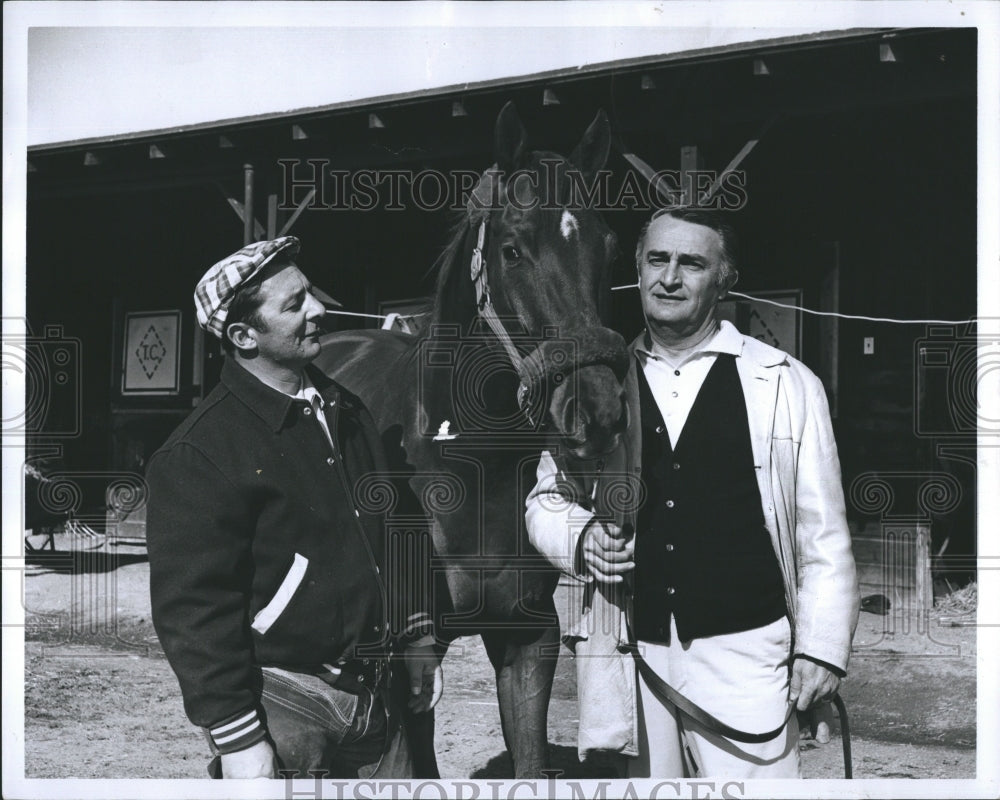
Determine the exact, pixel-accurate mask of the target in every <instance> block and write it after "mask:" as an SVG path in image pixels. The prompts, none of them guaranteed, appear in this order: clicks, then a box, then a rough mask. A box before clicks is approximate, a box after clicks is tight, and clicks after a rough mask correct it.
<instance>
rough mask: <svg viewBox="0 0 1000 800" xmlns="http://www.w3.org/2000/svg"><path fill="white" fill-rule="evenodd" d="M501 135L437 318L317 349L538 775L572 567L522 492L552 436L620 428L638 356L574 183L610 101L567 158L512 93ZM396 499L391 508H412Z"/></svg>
mask: <svg viewBox="0 0 1000 800" xmlns="http://www.w3.org/2000/svg"><path fill="white" fill-rule="evenodd" d="M494 135H495V143H494V144H495V156H496V164H494V165H493V167H492V168H491V169H489V170H487V171H486V172H485V173H483V175H482V176H481V178H480V180H479V182H478V184H477V185H476V186H475V188H474V189H473V191H472V192H471V195H470V196H469V198H468V203H467V205H466V207H465V209H464V211H463V213H462V214H461V217H460V219H458V221H457V224H456V226H455V229H454V232H453V233H452V235H451V237H450V240H449V242H448V244H447V246H446V247H445V248H444V250H443V251H442V254H441V256H440V258H439V259H438V261H437V262H436V265H435V267H436V269H437V273H438V274H437V288H436V293H435V298H434V301H433V306H432V310H431V311H430V324H429V325H426V326H425V327H424V329H423V331H422V332H421V333H419V334H418V335H415V336H414V335H409V334H405V333H401V332H395V331H383V330H364V331H347V332H341V333H334V334H327V335H325V336H323V337H321V344H322V351H321V354H320V356H319V358H318V359H317V360H316V362H315V363H316V364H317V366H319V367H320V368H321V369H323V370H324V371H325V372H326V373H327V374H328V375H330V376H331V377H332V378H333V379H334V380H336V381H338V382H339V383H341V384H342V385H344V386H345V387H346V388H347V389H348V390H350V391H352V392H353V393H354V394H356V395H358V396H359V397H360V398H361V399H362V401H363V402H364V403H365V405H366V406H367V407H368V409H369V410H370V412H371V413H372V415H373V417H374V419H375V421H376V424H377V425H378V427H379V429H380V431H381V433H382V439H383V444H384V445H385V448H386V451H387V454H388V455H389V460H390V464H391V465H392V467H391V469H392V474H391V476H390V477H393V478H395V479H398V481H399V482H401V483H402V484H403V486H404V487H405V488H404V491H409V492H410V493H411V495H410V496H411V502H413V503H415V502H416V500H417V499H419V508H418V512H420V513H422V515H423V518H424V519H425V520H426V524H427V527H428V528H429V531H430V534H429V536H430V539H431V541H432V549H433V556H432V562H431V568H430V572H431V578H430V580H431V582H432V584H433V586H432V590H433V594H434V606H433V615H434V618H435V623H436V630H435V635H436V637H437V639H438V641H439V643H440V644H441V646H442V648H443V649H446V647H447V645H448V644H449V643H450V642H453V641H454V639H456V638H457V637H459V636H464V635H474V634H478V635H480V636H481V637H482V640H483V643H484V645H485V648H486V651H487V654H488V656H489V659H490V661H491V663H492V665H493V667H494V670H495V672H496V685H497V696H498V701H499V707H500V717H501V727H502V731H503V737H504V741H505V744H506V746H507V749H508V751H509V752H510V754H511V757H512V760H513V764H514V771H515V774H516V776H517V777H539V776H540V775H541V773H542V771H543V770H544V769H545V768H546V765H547V746H548V741H547V714H548V705H549V698H550V694H551V689H552V682H553V677H554V674H555V663H556V657H557V654H558V649H559V627H558V616H557V614H556V612H555V605H554V602H553V593H554V591H555V588H556V584H557V580H558V574H557V572H556V571H555V570H553V568H552V567H551V565H549V564H548V562H546V561H545V560H544V559H543V558H542V557H541V556H540V555H539V554H538V553H537V551H535V550H534V549H533V548H532V547H531V546H530V544H529V543H528V541H527V536H526V533H525V525H524V501H525V498H526V496H527V492H528V491H529V490H530V488H531V487H532V486H533V484H534V466H535V464H537V460H538V458H539V455H540V452H541V450H542V449H543V448H544V447H546V446H547V445H546V444H545V443H546V442H551V441H553V439H552V438H550V437H555V439H554V441H557V442H559V446H562V447H566V448H568V449H569V450H570V451H571V452H573V453H574V454H575V455H576V456H578V457H581V458H590V457H598V456H600V455H601V454H603V453H606V452H609V451H610V450H612V449H613V448H614V447H615V446H616V445H617V443H618V441H619V440H620V437H621V435H622V433H623V432H624V429H625V426H626V407H625V404H624V392H623V387H622V381H623V379H624V375H625V372H626V370H627V366H628V355H627V351H626V347H625V342H624V340H623V339H622V337H621V336H620V335H619V334H618V333H616V332H614V331H612V330H610V329H608V328H606V327H604V326H603V325H602V324H601V322H600V319H599V316H598V311H597V302H596V297H597V292H598V289H599V287H600V285H601V280H602V277H603V276H604V274H605V272H606V270H607V269H608V267H609V265H610V263H611V261H612V259H613V258H614V256H615V255H616V247H617V245H616V239H615V234H614V233H613V232H612V231H611V229H610V228H609V227H608V226H607V225H606V224H605V222H604V221H603V219H602V218H601V216H600V214H599V213H598V212H597V211H596V210H593V209H591V208H589V207H587V204H586V203H583V202H578V199H579V194H580V193H579V192H578V191H577V190H578V189H580V188H581V187H587V186H590V185H591V183H592V181H593V179H594V177H595V176H596V174H597V172H598V171H599V170H601V169H602V168H603V167H604V164H605V161H606V160H607V156H608V149H609V145H610V126H609V124H608V120H607V116H606V115H605V114H604V112H603V110H602V111H600V112H599V113H598V114H597V116H596V117H595V119H594V121H593V122H592V123H591V125H590V126H589V127H588V129H587V131H586V132H585V133H584V135H583V138H582V139H581V141H580V143H579V145H578V146H577V147H576V149H575V150H574V151H573V154H572V155H571V156H570V158H569V159H568V160H567V159H566V158H564V157H562V156H559V155H557V154H555V153H552V152H544V151H542V152H529V151H526V148H525V141H526V133H525V129H524V126H523V125H522V123H521V121H520V119H519V117H518V115H517V112H516V110H515V109H514V107H513V105H512V104H511V103H508V104H507V105H506V106H505V107H504V108H503V110H502V111H501V112H500V114H499V116H498V118H497V122H496V127H495V134H494ZM369 488H370V487H369ZM356 491H357V490H356ZM370 500H371V498H370V497H369V498H368V501H370ZM397 500H398V496H397V497H396V498H395V499H394V500H393V502H392V503H390V505H392V506H393V508H388V507H387V508H388V510H389V511H390V512H391V513H390V515H389V521H390V525H391V523H392V520H393V519H394V518H398V519H403V520H404V522H405V521H406V520H407V519H411V518H409V517H406V516H405V515H402V514H401V513H400V511H399V508H398V507H395V505H394V504H395V502H396V501H397ZM411 510H412V509H411ZM443 649H442V654H443ZM446 691H447V690H446ZM432 714H433V712H429V713H428V714H423V715H416V716H419V717H423V718H425V719H423V720H422V721H421V720H416V719H411V720H409V721H408V729H409V730H410V731H411V737H410V738H411V742H413V743H414V745H415V752H414V763H415V766H416V769H417V771H418V773H419V775H420V777H430V778H435V777H439V770H438V767H437V762H436V758H435V755H434V752H433V717H432ZM418 724H423V725H424V728H423V733H421V734H420V735H417V736H414V735H413V734H412V731H413V729H414V728H413V726H415V725H418ZM421 746H423V751H422V752H421Z"/></svg>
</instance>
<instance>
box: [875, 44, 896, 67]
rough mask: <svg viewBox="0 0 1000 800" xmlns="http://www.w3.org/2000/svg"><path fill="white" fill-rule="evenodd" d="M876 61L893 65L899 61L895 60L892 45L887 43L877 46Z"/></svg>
mask: <svg viewBox="0 0 1000 800" xmlns="http://www.w3.org/2000/svg"><path fill="white" fill-rule="evenodd" d="M878 60H879V61H881V62H882V63H883V64H886V63H894V62H896V61H898V60H899V59H897V58H896V51H895V50H894V49H893V47H892V45H891V44H889V43H888V42H882V44H880V45H879V46H878Z"/></svg>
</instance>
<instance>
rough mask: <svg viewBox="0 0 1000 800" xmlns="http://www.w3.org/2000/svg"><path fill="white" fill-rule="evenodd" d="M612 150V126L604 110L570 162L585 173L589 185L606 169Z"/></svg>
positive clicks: (581, 141)
mask: <svg viewBox="0 0 1000 800" xmlns="http://www.w3.org/2000/svg"><path fill="white" fill-rule="evenodd" d="M610 149H611V125H610V124H609V123H608V115H607V114H605V113H604V109H603V108H602V109H600V110H599V111H598V112H597V116H596V117H594V121H593V122H591V123H590V127H589V128H587V130H586V132H585V133H584V134H583V138H582V139H581V140H580V144H578V145H577V146H576V149H575V150H574V151H573V155H571V156H570V157H569V160H570V163H572V164H573V166H575V167H576V168H577V169H579V170H580V172H582V173H583V176H584V178H585V179H586V180H587V182H588V183H589V182H590V181H592V180H593V179H594V177H595V176H596V175H597V173H598V172H599V171H600V170H602V169H603V168H604V165H605V163H607V160H608V152H609V151H610Z"/></svg>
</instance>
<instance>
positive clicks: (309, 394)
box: [292, 372, 336, 450]
mask: <svg viewBox="0 0 1000 800" xmlns="http://www.w3.org/2000/svg"><path fill="white" fill-rule="evenodd" d="M292 397H294V398H295V399H296V400H305V401H306V402H307V403H309V405H310V406H312V408H313V410H314V411H315V412H316V419H317V420H318V421H319V426H320V427H321V428H322V429H323V433H325V434H326V440H327V442H329V443H330V447H331V448H333V449H334V450H336V448H335V447H334V446H333V436H332V435H331V434H330V426H329V424H327V421H326V414H324V413H323V409H324V408H326V400H324V399H323V395H321V394H320V393H319V390H318V389H317V388H316V387H315V386H313V382H312V381H311V380H309V376H308V375H306V374H305V373H304V372H303V373H302V386H301V387H300V388H299V391H298V392H297V393H296V394H293V395H292Z"/></svg>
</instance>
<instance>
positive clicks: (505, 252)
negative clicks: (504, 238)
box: [500, 244, 521, 261]
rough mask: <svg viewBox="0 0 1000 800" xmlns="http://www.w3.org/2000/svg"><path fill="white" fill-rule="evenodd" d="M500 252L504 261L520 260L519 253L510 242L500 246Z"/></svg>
mask: <svg viewBox="0 0 1000 800" xmlns="http://www.w3.org/2000/svg"><path fill="white" fill-rule="evenodd" d="M500 254H501V255H502V256H503V260H504V261H520V260H521V253H520V251H519V250H518V249H517V248H516V247H514V245H512V244H505V245H504V246H503V247H502V248H500Z"/></svg>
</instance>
